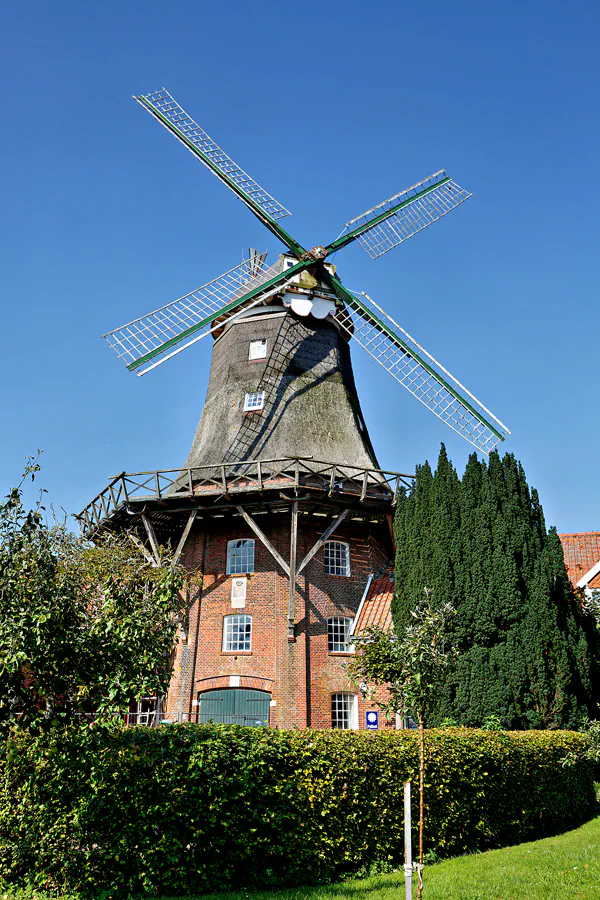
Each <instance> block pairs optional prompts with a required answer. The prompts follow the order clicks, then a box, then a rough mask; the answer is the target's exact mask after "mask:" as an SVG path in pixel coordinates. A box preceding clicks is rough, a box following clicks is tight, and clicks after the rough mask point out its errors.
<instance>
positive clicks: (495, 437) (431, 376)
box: [335, 292, 510, 454]
mask: <svg viewBox="0 0 600 900" xmlns="http://www.w3.org/2000/svg"><path fill="white" fill-rule="evenodd" d="M348 293H349V294H351V296H352V297H353V298H354V302H353V301H352V300H349V301H348V302H347V303H346V305H345V307H344V308H338V309H337V310H336V314H335V318H336V320H337V322H338V323H339V324H340V326H341V327H342V329H343V330H344V331H345V333H346V334H347V335H348V336H351V337H353V338H354V340H355V341H356V342H357V343H358V344H360V346H361V347H362V348H363V349H364V350H366V351H367V353H369V354H370V356H372V357H373V359H375V360H376V361H377V362H378V363H379V365H381V366H383V368H384V369H385V370H386V372H389V374H390V375H391V376H392V377H393V378H395V379H396V381H398V382H399V383H400V384H401V385H402V387H404V388H406V390H407V391H409V392H410V393H411V394H412V395H413V397H416V399H417V400H419V401H420V403H422V404H423V405H424V406H426V407H427V409H429V410H430V411H431V412H432V413H433V414H434V415H436V416H437V417H438V419H440V420H441V421H442V422H445V424H446V425H448V426H449V427H450V428H452V430H453V431H455V432H456V433H457V434H459V435H461V437H463V438H465V439H466V440H467V441H468V442H469V443H470V444H472V445H473V446H474V447H476V448H477V450H480V451H481V452H483V453H486V454H488V453H490V452H491V451H492V450H493V449H494V447H496V446H497V445H498V444H499V443H500V442H501V441H503V440H504V439H505V437H506V435H508V434H510V431H509V430H508V428H507V427H506V425H504V424H503V423H502V422H501V421H500V420H499V419H497V418H496V416H494V414H493V413H491V412H490V411H489V409H487V407H485V406H484V405H483V403H481V401H480V400H478V399H477V397H475V396H474V395H473V394H472V393H471V392H470V391H469V390H467V388H466V387H465V386H464V385H462V384H461V383H460V381H458V380H457V379H456V378H455V377H454V376H453V375H451V374H450V372H448V370H447V369H445V368H444V366H442V365H441V363H439V362H438V361H437V360H436V359H435V358H434V357H433V356H432V355H431V354H430V353H428V352H427V350H425V348H424V347H422V346H421V345H420V344H419V343H418V342H417V341H416V340H415V339H414V338H413V337H411V335H410V334H408V332H407V331H405V330H404V328H402V327H401V326H400V325H398V323H397V322H395V321H394V320H393V319H392V318H391V317H390V316H388V314H387V313H386V312H384V310H383V309H381V307H380V306H378V305H377V303H375V301H374V300H372V299H371V297H369V295H368V294H365V293H361V294H358V293H355V292H348ZM423 357H425V359H423Z"/></svg>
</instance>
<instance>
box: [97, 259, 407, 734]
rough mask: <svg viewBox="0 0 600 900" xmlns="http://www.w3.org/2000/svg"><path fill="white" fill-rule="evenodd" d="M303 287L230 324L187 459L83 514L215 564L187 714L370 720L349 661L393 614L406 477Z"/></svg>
mask: <svg viewBox="0 0 600 900" xmlns="http://www.w3.org/2000/svg"><path fill="white" fill-rule="evenodd" d="M284 264H285V260H284ZM302 288H303V286H302V284H301V283H299V286H298V291H300V292H301V290H302ZM310 289H311V291H312V294H313V295H316V294H317V293H318V292H319V291H320V290H322V291H323V293H325V294H326V291H325V290H324V289H323V286H322V285H321V286H319V285H318V284H317V285H316V284H315V279H314V278H313V279H312V282H311V284H310ZM289 290H291V289H288V291H289ZM289 296H290V294H289V293H288V294H287V295H284V296H283V297H279V298H277V297H271V298H269V300H268V302H267V304H266V305H263V306H257V307H255V308H254V309H249V310H246V311H245V312H243V313H242V314H241V315H240V316H239V317H238V318H236V319H234V320H233V321H231V322H229V323H227V324H225V325H224V326H223V327H222V329H221V330H220V331H217V332H216V333H215V335H214V337H215V340H214V345H213V356H212V364H211V370H210V380H209V384H208V390H207V395H206V401H205V405H204V410H203V412H202V417H201V419H200V423H199V425H198V429H197V432H196V436H195V438H194V441H193V445H192V449H191V451H190V454H189V456H188V459H187V461H186V463H185V466H184V467H183V468H182V469H179V470H174V471H171V472H167V471H164V472H151V473H142V474H141V475H122V476H119V478H116V479H114V480H113V481H112V482H111V484H110V485H109V487H108V488H107V489H106V490H105V491H103V492H102V493H101V494H100V495H98V497H96V498H95V499H94V500H93V501H92V503H91V504H89V506H88V507H87V508H86V510H84V512H83V513H82V518H83V521H84V523H85V527H86V530H87V533H88V534H93V533H94V530H95V529H96V528H98V527H109V528H112V529H115V530H118V529H127V530H130V531H131V530H133V531H134V532H135V533H136V535H137V538H138V539H142V540H144V541H145V543H146V546H147V548H148V553H149V554H152V555H153V556H154V558H155V559H158V552H159V546H160V545H166V544H167V543H171V545H172V546H173V547H176V548H177V554H180V559H181V561H182V562H183V564H184V565H185V566H186V567H187V568H188V569H189V570H200V571H201V572H202V573H203V583H202V587H201V589H199V590H198V591H197V593H196V594H194V595H192V596H190V598H189V599H190V606H189V620H188V622H187V624H186V626H185V628H182V631H181V634H180V639H179V642H178V645H177V647H176V650H175V659H174V676H173V681H172V684H171V687H170V689H169V694H168V697H167V698H164V699H163V701H162V709H161V715H162V716H163V717H166V718H168V719H171V720H174V721H175V720H176V721H190V720H191V721H201V722H202V721H209V720H211V719H212V720H214V721H222V722H240V723H245V724H249V725H257V724H259V725H260V724H267V725H271V726H278V727H286V728H292V727H305V726H312V727H317V728H332V727H333V728H358V727H360V728H364V727H366V713H367V712H368V711H369V707H368V704H366V702H365V701H364V700H363V698H362V697H361V694H360V691H358V690H357V689H356V687H355V686H354V685H353V684H352V682H351V680H350V679H349V677H348V675H347V672H346V669H345V666H346V665H347V663H348V660H349V658H351V656H352V651H353V647H352V644H351V640H350V638H351V635H352V632H353V629H355V628H359V629H362V628H363V627H364V626H365V625H366V624H369V623H371V622H375V621H377V622H382V621H384V620H385V621H386V622H387V621H388V620H389V602H388V603H387V609H388V613H387V614H385V615H383V616H382V615H380V614H379V612H378V611H377V609H378V604H380V605H381V604H382V603H383V605H385V603H384V601H383V600H382V599H381V598H379V594H378V591H379V590H380V589H381V588H384V591H385V597H386V598H388V600H389V596H391V591H392V589H393V582H392V581H391V580H390V575H389V569H388V567H389V561H390V559H392V557H393V553H394V547H393V534H392V517H393V511H394V505H395V499H396V496H397V492H398V490H399V487H400V485H401V483H402V476H399V475H397V474H396V473H385V472H382V471H380V470H379V467H378V463H377V459H376V456H375V453H374V450H373V447H372V445H371V441H370V438H369V435H368V431H367V428H366V425H365V422H364V419H363V416H362V412H361V408H360V403H359V400H358V396H357V393H356V387H355V384H354V376H353V372H352V364H351V359H350V348H349V345H348V340H347V338H346V337H344V334H343V333H342V331H341V329H340V328H339V327H338V324H337V323H336V321H335V320H334V319H333V318H332V316H330V315H327V316H326V317H323V316H322V311H321V310H319V316H318V317H317V316H316V315H300V314H296V312H294V310H293V309H291V308H290V301H289ZM292 296H294V294H293V293H292ZM326 302H328V303H329V304H330V306H331V308H334V300H333V299H332V298H331V297H330V299H329V300H327V301H326ZM316 308H317V307H315V309H316ZM327 308H328V307H325V310H327ZM188 389H189V388H188ZM404 483H406V482H404ZM381 573H384V574H381ZM386 615H387V618H386ZM357 616H358V618H357ZM151 707H152V703H151V702H150V703H149V702H148V701H142V704H141V706H140V708H139V710H137V711H135V712H134V711H132V716H131V717H130V720H135V719H136V718H139V719H140V721H144V722H149V721H151V720H152V708H151ZM381 718H382V717H380V724H381V725H382V724H383V723H382V722H381Z"/></svg>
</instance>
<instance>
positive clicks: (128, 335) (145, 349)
mask: <svg viewBox="0 0 600 900" xmlns="http://www.w3.org/2000/svg"><path fill="white" fill-rule="evenodd" d="M265 257H266V254H264V255H258V256H257V255H254V256H251V257H250V259H247V260H245V261H244V262H243V263H241V265H239V266H235V268H233V269H230V270H229V272H225V273H224V274H223V275H221V276H219V278H215V280H214V281H210V282H209V283H208V284H205V285H203V286H202V287H200V288H198V289H197V290H195V291H192V292H191V293H189V294H186V295H185V296H184V297H180V298H179V299H178V300H174V301H173V302H172V303H168V304H167V305H166V306H162V307H161V308H160V309H155V310H154V311H153V312H151V313H148V314H147V315H145V316H141V317H140V318H139V319H134V320H133V321H132V322H128V323H127V324H126V325H122V326H121V327H120V328H117V329H115V331H110V332H108V333H107V334H103V335H102V337H103V338H105V339H106V340H107V342H108V344H109V345H110V347H112V349H113V350H114V351H115V352H116V353H117V355H118V356H119V357H121V359H123V360H124V361H125V363H126V364H127V365H128V366H131V365H132V364H133V363H136V362H137V361H138V360H139V359H141V358H142V357H145V356H147V355H148V354H153V355H154V357H156V356H159V355H160V354H161V348H163V352H164V353H167V351H168V350H170V349H171V348H173V347H174V346H175V345H176V344H178V343H179V342H180V341H183V340H185V338H186V337H188V336H189V330H190V328H194V329H195V331H194V336H193V338H192V339H191V340H190V341H188V342H187V343H186V344H185V345H184V346H179V347H177V349H175V350H174V351H173V352H172V353H169V354H168V356H164V355H163V356H162V357H161V358H160V359H159V360H158V361H156V362H154V363H153V364H152V366H150V367H149V368H154V366H156V365H158V364H159V363H160V362H164V361H165V360H166V359H168V358H170V357H171V356H172V355H174V354H175V353H179V352H180V351H181V350H183V349H184V348H185V347H188V346H189V345H190V344H191V343H195V342H196V341H198V340H200V339H201V338H203V337H206V335H207V334H210V333H211V331H214V329H215V328H216V327H218V326H217V325H215V324H214V316H215V314H218V312H219V311H220V310H222V309H224V307H226V306H227V305H228V304H230V303H232V302H234V301H235V300H236V299H237V298H238V297H243V296H244V295H245V294H247V293H249V292H250V291H252V290H254V289H255V288H257V287H260V285H261V284H265V283H266V282H268V281H270V279H271V278H274V277H275V276H276V275H277V274H278V272H279V263H275V265H273V266H265V264H264V260H265ZM282 288H283V285H278V287H277V290H282ZM264 296H265V295H261V296H260V297H259V298H257V299H256V300H254V302H253V303H251V304H249V306H252V305H255V304H257V303H259V302H260V301H261V300H262V299H264ZM246 308H247V307H246ZM240 311H241V310H240V309H239V308H236V309H235V312H233V313H232V316H231V318H233V317H234V316H235V315H237V314H239V312H240ZM205 319H207V320H209V321H207V323H206V325H205V327H204V328H202V326H201V324H200V323H202V322H203V321H204V320H205ZM222 324H223V321H222V320H219V325H222ZM196 326H200V327H199V328H197V329H196ZM147 371H148V369H145V370H144V372H147ZM144 372H141V373H140V374H142V375H143V374H144Z"/></svg>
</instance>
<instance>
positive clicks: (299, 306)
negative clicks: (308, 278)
mask: <svg viewBox="0 0 600 900" xmlns="http://www.w3.org/2000/svg"><path fill="white" fill-rule="evenodd" d="M291 307H292V311H293V312H295V313H296V315H297V316H307V315H308V314H309V313H310V312H312V308H313V302H312V300H311V299H310V298H309V297H304V296H302V294H295V295H294V299H293V300H292V303H291Z"/></svg>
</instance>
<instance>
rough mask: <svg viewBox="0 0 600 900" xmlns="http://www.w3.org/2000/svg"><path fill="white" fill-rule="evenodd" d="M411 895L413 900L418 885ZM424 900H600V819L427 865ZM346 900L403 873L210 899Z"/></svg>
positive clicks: (18, 898)
mask: <svg viewBox="0 0 600 900" xmlns="http://www.w3.org/2000/svg"><path fill="white" fill-rule="evenodd" d="M44 896H47V895H43V894H42V893H41V892H39V893H36V892H28V893H27V894H26V893H25V892H22V891H13V890H11V889H10V888H8V889H5V890H4V891H3V892H2V893H1V894H0V900H33V897H36V898H38V900H41V898H42V897H44ZM413 896H415V897H416V884H415V886H414V894H413ZM423 897H424V900H542V898H543V900H600V816H598V817H597V818H595V819H592V821H590V822H587V823H586V824H585V825H582V826H581V828H576V829H575V830H574V831H568V832H567V833H566V834H561V835H558V837H552V838H546V839H545V840H542V841H532V842H531V843H528V844H519V845H518V846H516V847H506V848H505V849H503V850H489V851H488V852H487V853H478V854H474V855H472V856H461V857H457V858H456V859H449V860H445V861H444V862H440V863H436V864H435V865H431V866H427V868H426V870H425V889H424V892H423ZM345 898H348V900H400V898H402V900H404V878H403V875H402V873H401V872H397V873H396V874H393V875H378V876H374V877H372V878H364V879H360V880H354V881H347V882H343V883H341V884H334V885H328V886H327V887H321V888H309V887H303V888H295V889H290V890H286V891H256V892H250V891H239V892H237V893H224V894H211V895H210V900H345ZM65 900H66V898H65ZM161 900H167V898H164V897H163V898H161ZM179 900H182V898H179ZM185 900H192V898H190V897H188V898H185ZM203 900H209V895H204V896H203Z"/></svg>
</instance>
